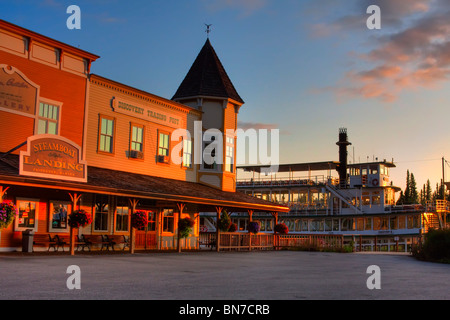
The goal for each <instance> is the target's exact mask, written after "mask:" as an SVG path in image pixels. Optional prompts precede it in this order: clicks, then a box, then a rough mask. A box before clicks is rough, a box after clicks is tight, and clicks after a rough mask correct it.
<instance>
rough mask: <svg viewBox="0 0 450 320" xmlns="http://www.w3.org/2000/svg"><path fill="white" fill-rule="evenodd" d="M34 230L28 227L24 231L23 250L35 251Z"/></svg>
mask: <svg viewBox="0 0 450 320" xmlns="http://www.w3.org/2000/svg"><path fill="white" fill-rule="evenodd" d="M33 240H34V231H33V230H32V229H27V230H25V231H22V252H33Z"/></svg>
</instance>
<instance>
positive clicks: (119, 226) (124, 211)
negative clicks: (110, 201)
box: [115, 206, 130, 232]
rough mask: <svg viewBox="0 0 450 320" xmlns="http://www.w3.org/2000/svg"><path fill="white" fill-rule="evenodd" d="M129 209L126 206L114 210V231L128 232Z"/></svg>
mask: <svg viewBox="0 0 450 320" xmlns="http://www.w3.org/2000/svg"><path fill="white" fill-rule="evenodd" d="M129 214H130V209H129V208H128V206H118V207H117V208H116V223H115V225H116V231H118V232H126V231H128V217H129Z"/></svg>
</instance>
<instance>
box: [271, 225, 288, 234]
mask: <svg viewBox="0 0 450 320" xmlns="http://www.w3.org/2000/svg"><path fill="white" fill-rule="evenodd" d="M274 231H275V232H276V233H279V234H288V232H289V228H288V227H287V226H286V225H285V224H284V223H278V224H277V225H276V226H275V228H274Z"/></svg>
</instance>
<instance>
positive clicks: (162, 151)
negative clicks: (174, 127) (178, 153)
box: [158, 132, 169, 157]
mask: <svg viewBox="0 0 450 320" xmlns="http://www.w3.org/2000/svg"><path fill="white" fill-rule="evenodd" d="M158 140H159V141H158V155H159V156H163V157H168V156H169V134H168V133H165V132H160V133H159V139H158Z"/></svg>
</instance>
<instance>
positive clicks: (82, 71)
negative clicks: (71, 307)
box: [0, 20, 288, 251]
mask: <svg viewBox="0 0 450 320" xmlns="http://www.w3.org/2000/svg"><path fill="white" fill-rule="evenodd" d="M98 58H99V57H98V56H96V55H94V54H91V53H88V52H86V51H83V50H80V49H77V48H74V47H71V46H69V45H66V44H63V43H61V42H58V41H55V40H53V39H50V38H48V37H45V36H42V35H39V34H37V33H34V32H32V31H29V30H26V29H23V28H21V27H18V26H15V25H12V24H10V23H8V22H5V21H1V20H0V122H1V125H0V136H1V137H2V138H1V140H0V201H5V202H12V203H14V204H15V205H16V206H17V208H18V212H19V214H18V217H17V218H16V219H15V221H14V223H13V224H12V225H11V226H9V227H8V228H7V229H4V230H1V231H0V251H12V250H20V248H21V246H22V237H23V234H22V232H23V231H25V230H32V231H34V234H35V236H34V237H35V242H36V244H41V242H42V243H44V247H48V245H49V244H48V243H45V242H46V241H45V239H50V238H52V239H54V236H55V235H59V236H60V237H63V236H65V235H68V234H69V231H70V230H69V227H68V225H67V215H68V213H70V212H71V211H73V210H74V209H84V210H86V211H87V212H89V213H91V214H92V217H93V222H92V224H90V225H88V226H87V227H85V228H80V229H79V230H78V231H77V236H79V242H80V243H79V244H81V242H82V239H83V237H82V236H83V235H84V236H86V237H88V236H89V238H90V239H100V240H98V241H94V242H98V243H97V246H98V247H100V246H103V245H104V244H105V243H104V242H105V239H106V238H104V236H106V235H108V236H110V237H111V236H114V237H115V239H116V242H122V240H120V239H125V238H126V237H128V236H129V235H130V234H131V230H130V219H131V214H132V212H134V211H136V210H139V211H145V212H146V213H147V214H148V217H149V223H148V226H147V227H145V228H143V229H142V230H137V231H136V237H135V238H134V241H133V243H135V245H136V248H144V249H166V248H172V249H174V248H179V249H180V248H181V247H184V248H188V249H189V248H190V249H194V248H198V245H199V237H198V236H199V227H200V226H199V212H203V211H208V212H210V211H213V212H217V214H218V216H219V215H220V213H221V211H222V209H223V208H227V209H228V211H247V210H248V211H249V212H253V211H269V212H278V211H282V212H285V211H287V210H288V208H287V207H284V206H278V205H274V204H272V203H269V202H266V201H263V200H260V199H255V198H253V197H249V196H246V195H243V194H241V193H237V192H235V185H236V173H235V172H236V167H235V161H234V159H235V158H236V147H235V145H236V137H235V136H234V134H233V133H232V132H233V131H234V130H235V129H236V123H237V114H238V111H239V108H240V107H241V106H242V104H243V101H242V99H241V98H240V97H239V95H238V94H237V92H236V90H235V89H234V87H233V85H232V83H231V81H230V79H229V78H228V76H227V75H226V72H225V70H224V68H223V66H222V64H221V63H220V60H219V59H218V57H217V55H216V53H215V52H214V49H213V48H212V46H211V44H210V42H209V40H207V42H206V43H205V46H204V47H203V49H202V50H201V51H200V54H199V56H198V57H197V59H196V61H195V62H194V64H193V66H192V67H191V69H190V71H189V72H188V74H187V76H186V78H185V80H184V81H183V83H182V84H181V85H180V87H179V89H178V91H177V92H176V94H175V96H174V97H173V98H172V100H169V99H165V98H162V97H159V96H156V95H153V94H151V93H148V92H144V91H142V90H138V89H135V88H132V87H130V86H127V85H125V84H122V83H118V82H116V81H113V80H110V79H106V78H104V77H101V76H99V75H94V74H90V72H89V70H90V65H91V63H92V62H94V61H95V60H96V59H98ZM205 75H207V76H205ZM212 128H216V129H218V130H216V133H217V132H218V133H220V135H217V134H216V135H215V139H217V138H218V137H219V139H220V141H221V142H222V143H221V144H219V146H220V150H219V149H217V148H216V149H214V151H213V152H212V153H213V154H214V156H213V161H212V162H211V161H205V160H204V159H203V158H201V156H202V155H203V152H204V151H205V150H206V148H207V147H208V146H209V145H210V144H212V143H213V142H217V140H212V139H208V135H207V133H208V129H212ZM227 129H230V130H231V131H228V132H227ZM217 155H219V156H217ZM199 156H200V158H199ZM185 216H186V217H187V216H189V217H191V218H193V219H194V220H195V221H196V224H195V226H194V228H193V231H192V232H191V234H190V235H189V237H188V238H187V239H185V240H183V241H180V240H179V236H178V228H177V226H178V220H179V219H180V218H183V217H185ZM36 240H38V241H36ZM94 245H95V243H94V244H93V246H94Z"/></svg>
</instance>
